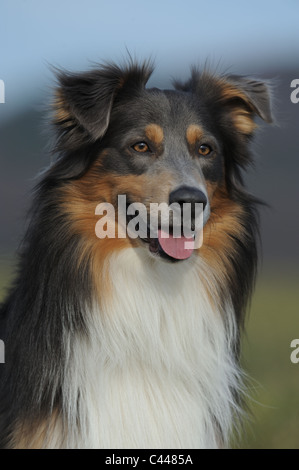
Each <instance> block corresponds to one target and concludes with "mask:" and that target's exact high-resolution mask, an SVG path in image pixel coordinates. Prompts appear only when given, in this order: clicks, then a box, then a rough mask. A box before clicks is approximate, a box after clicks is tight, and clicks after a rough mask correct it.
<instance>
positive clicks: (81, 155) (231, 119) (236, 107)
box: [54, 64, 272, 260]
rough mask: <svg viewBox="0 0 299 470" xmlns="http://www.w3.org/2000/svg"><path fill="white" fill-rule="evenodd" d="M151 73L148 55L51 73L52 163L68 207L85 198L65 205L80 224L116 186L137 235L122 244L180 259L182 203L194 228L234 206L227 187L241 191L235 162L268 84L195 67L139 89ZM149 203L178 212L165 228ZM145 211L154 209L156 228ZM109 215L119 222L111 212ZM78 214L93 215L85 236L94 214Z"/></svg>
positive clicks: (184, 251)
mask: <svg viewBox="0 0 299 470" xmlns="http://www.w3.org/2000/svg"><path fill="white" fill-rule="evenodd" d="M151 73H152V68H151V66H150V65H149V64H143V65H140V66H138V65H136V64H131V65H130V66H128V67H125V68H119V67H117V66H115V65H108V66H104V67H101V68H99V69H97V70H93V71H91V72H87V73H82V74H69V73H60V74H59V76H58V79H59V88H58V89H57V93H56V100H55V104H54V124H55V126H56V128H57V130H58V134H59V139H58V144H57V148H58V150H59V151H60V152H62V153H63V158H62V159H61V160H60V167H59V165H58V166H57V168H58V167H59V168H60V171H62V174H63V176H64V178H65V179H66V180H67V179H68V177H71V178H72V180H74V179H75V181H76V183H75V184H76V185H77V186H76V191H75V192H73V193H72V194H73V196H71V191H72V190H73V189H72V190H71V189H70V191H69V200H71V198H72V197H73V199H75V200H76V201H77V207H78V206H79V199H80V200H81V201H82V200H85V201H86V205H85V209H84V210H83V208H82V211H81V215H79V212H78V209H76V210H75V209H74V207H73V209H72V208H71V205H69V207H68V210H69V213H70V214H72V212H73V214H74V217H73V218H74V220H77V224H79V225H80V226H81V228H82V230H83V219H86V211H87V210H92V211H93V215H94V213H95V212H94V209H95V207H96V206H97V204H99V203H101V202H105V203H110V204H112V205H113V207H114V208H115V209H118V208H119V206H120V203H121V201H120V199H119V196H120V195H123V196H125V198H126V199H125V201H124V202H123V204H124V205H123V208H124V207H125V209H126V223H127V224H128V223H131V226H132V224H133V225H134V227H135V229H137V228H138V230H140V231H141V232H139V236H137V237H134V236H133V235H132V236H130V234H129V236H126V243H130V244H131V245H133V246H143V247H145V248H146V249H147V250H148V251H149V253H151V255H154V256H156V257H157V256H160V257H163V258H166V259H168V260H178V259H185V258H188V257H190V256H191V254H192V252H193V248H194V246H193V247H192V245H191V246H190V245H188V246H189V248H187V247H186V242H188V241H192V237H193V235H194V234H193V235H189V236H185V235H184V234H183V235H182V236H176V235H174V233H173V232H174V231H175V229H176V226H177V225H179V226H180V228H184V227H183V226H184V224H185V219H184V217H183V216H184V212H185V213H186V214H187V213H188V217H187V219H188V220H187V225H188V224H189V229H191V230H193V231H196V230H197V229H198V227H199V224H198V221H199V220H200V221H201V222H202V225H203V226H205V227H206V226H207V227H209V226H210V231H211V227H212V222H213V221H212V217H211V215H212V214H213V212H217V210H216V208H217V207H220V206H222V208H223V210H226V212H227V213H231V212H234V213H235V212H236V211H237V209H238V208H237V206H235V205H234V204H235V202H236V199H237V197H236V195H237V194H240V192H242V191H243V189H242V176H241V171H240V170H241V169H242V168H244V167H246V165H247V163H248V162H249V161H250V154H249V151H248V144H249V141H250V139H251V137H252V135H253V133H254V130H255V128H256V127H257V125H256V123H255V118H256V117H257V116H258V117H259V118H261V119H262V120H264V121H266V122H271V121H272V117H271V110H270V100H269V91H268V88H267V86H266V85H265V84H264V83H262V82H259V81H256V80H252V79H248V78H245V77H240V76H220V77H218V76H215V75H214V74H211V73H209V72H207V71H204V72H202V73H200V72H199V71H197V70H195V69H193V71H192V75H191V78H190V80H188V81H187V82H186V83H179V82H175V83H174V86H175V89H174V90H160V89H157V88H146V83H147V81H148V79H149V77H150V75H151ZM61 161H64V164H62V165H61ZM68 166H69V170H68V169H66V168H67V167H68ZM61 168H63V170H61ZM74 169H77V174H76V171H75V170H74ZM72 188H74V186H73V187H72ZM79 194H80V196H79ZM228 201H229V203H230V205H229V204H228ZM136 203H137V206H136V205H135V206H134V208H135V209H136V207H137V209H138V210H139V213H140V212H142V211H141V205H143V206H144V207H145V209H146V214H147V217H146V221H145V222H144V225H143V227H141V225H142V221H144V217H143V218H142V217H141V218H140V217H139V218H138V219H136V220H135V223H134V220H132V219H133V218H134V217H133V215H134V212H132V210H131V211H130V209H129V206H130V205H131V204H136ZM87 204H88V206H87ZM91 204H93V205H91ZM138 204H139V206H138ZM157 204H162V205H163V204H165V206H169V205H172V204H174V208H175V209H178V212H177V214H179V216H176V217H175V215H174V214H175V210H173V211H172V212H171V214H170V216H169V221H170V222H169V233H168V236H166V237H164V236H163V233H164V232H165V230H164V227H162V223H163V217H162V216H161V212H160V211H159V210H158V209H157ZM88 207H89V209H88ZM197 207H198V208H199V211H198V212H197V211H196V209H197ZM128 209H129V210H128ZM180 209H183V210H181V212H180ZM200 209H201V210H200ZM238 210H240V211H241V209H240V208H239V209H238ZM188 211H189V212H188ZM84 212H85V214H84ZM99 213H100V212H99ZM75 214H77V215H75ZM135 214H136V213H135ZM153 214H154V215H155V214H158V216H157V220H158V222H157V224H156V225H155V230H156V231H155V230H154V229H153V226H154V223H153V221H152V220H151V219H150V215H151V216H153ZM115 216H116V219H117V220H118V222H120V220H119V219H120V212H119V211H118V212H117V213H116V214H115ZM80 217H81V220H80ZM238 217H239V219H240V217H241V215H240V214H239V216H238ZM87 219H88V220H85V223H86V224H88V223H89V224H91V220H93V222H92V224H93V225H92V230H93V235H94V219H91V218H90V217H89V218H88V217H87ZM214 222H215V221H214ZM233 223H234V222H233ZM79 225H78V226H79ZM138 230H137V232H138ZM151 230H152V231H151ZM232 231H233V227H232ZM128 233H129V232H128ZM140 233H141V235H140ZM194 233H195V232H194ZM164 238H165V239H164ZM122 242H123V243H124V241H123V240H122ZM195 248H196V246H195Z"/></svg>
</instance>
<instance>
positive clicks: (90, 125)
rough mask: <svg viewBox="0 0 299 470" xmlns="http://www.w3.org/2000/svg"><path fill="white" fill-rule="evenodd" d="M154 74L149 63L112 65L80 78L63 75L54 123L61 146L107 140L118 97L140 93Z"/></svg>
mask: <svg viewBox="0 0 299 470" xmlns="http://www.w3.org/2000/svg"><path fill="white" fill-rule="evenodd" d="M151 73H152V67H151V65H150V64H149V63H144V64H142V65H137V64H133V63H131V64H129V65H128V66H127V67H125V68H120V67H118V66H116V65H114V64H112V65H106V66H102V67H100V68H99V69H95V70H92V71H90V72H86V73H79V74H75V73H68V72H60V71H59V72H58V73H57V79H58V87H57V89H56V96H55V100H54V103H53V110H54V112H53V121H54V124H55V127H56V128H57V129H58V133H59V140H60V146H62V147H64V148H65V147H72V148H73V147H77V146H78V145H82V144H84V143H86V141H96V140H97V139H100V138H101V137H103V135H104V134H105V132H106V130H107V128H108V125H109V119H110V114H111V109H112V106H113V103H114V100H115V99H116V97H117V96H119V95H120V94H121V92H123V91H124V90H126V91H129V92H131V93H138V91H140V90H141V89H143V88H144V87H145V84H146V82H147V81H148V79H149V77H150V75H151Z"/></svg>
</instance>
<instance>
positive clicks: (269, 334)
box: [241, 266, 299, 449]
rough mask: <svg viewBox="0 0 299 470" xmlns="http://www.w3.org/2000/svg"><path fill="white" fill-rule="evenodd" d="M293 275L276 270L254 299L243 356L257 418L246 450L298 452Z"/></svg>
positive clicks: (297, 317) (298, 317) (297, 293)
mask: <svg viewBox="0 0 299 470" xmlns="http://www.w3.org/2000/svg"><path fill="white" fill-rule="evenodd" d="M278 268H279V269H278ZM286 272H287V273H289V274H285V273H286ZM290 273H291V270H285V271H284V270H283V269H281V268H280V266H273V269H272V272H268V273H267V274H263V275H262V276H260V277H259V278H258V282H257V286H256V290H255V294H254V296H253V300H252V304H251V308H250V314H249V317H248V320H247V329H246V337H244V339H243V351H242V352H243V354H242V355H243V365H244V367H245V369H246V371H247V373H248V374H249V376H250V378H251V379H250V387H249V394H250V395H251V400H250V401H249V403H250V408H251V410H252V414H253V415H252V417H251V419H250V421H249V422H248V425H247V427H246V432H245V433H244V438H243V440H242V442H241V447H243V448H254V449H299V363H298V364H293V363H292V362H291V360H290V355H291V352H292V348H291V347H290V343H291V341H292V340H293V339H295V338H299V289H298V287H299V283H298V276H297V275H295V274H294V273H293V274H290Z"/></svg>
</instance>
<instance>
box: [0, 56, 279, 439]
mask: <svg viewBox="0 0 299 470" xmlns="http://www.w3.org/2000/svg"><path fill="white" fill-rule="evenodd" d="M151 71H152V68H151V66H150V65H149V64H143V65H140V66H139V65H137V64H130V65H129V66H128V67H125V68H119V67H117V66H116V65H110V66H109V65H107V66H104V67H101V68H99V69H97V70H94V71H91V72H87V73H85V74H79V75H77V74H66V73H60V74H59V76H58V80H59V87H58V91H57V93H56V98H55V103H54V108H53V118H52V119H53V125H54V128H55V132H56V134H57V140H56V146H55V152H56V155H57V158H56V161H55V162H54V164H53V165H52V166H51V167H50V168H49V169H48V171H47V172H46V173H45V175H44V176H43V177H42V179H41V182H40V183H39V185H38V187H37V189H36V193H35V199H34V203H33V209H32V214H31V222H30V225H29V228H28V231H27V234H26V236H25V238H24V242H23V245H22V249H21V256H20V262H19V272H18V275H17V277H16V281H15V285H14V286H13V288H12V290H11V293H10V295H9V296H8V298H7V300H6V301H5V303H4V305H3V306H2V310H1V336H0V337H1V339H3V340H4V342H5V348H6V363H5V365H3V366H2V371H1V387H0V443H1V446H2V447H7V448H218V447H225V446H227V445H228V444H229V438H230V436H231V433H232V430H233V428H234V426H235V424H236V423H237V421H238V419H239V417H240V415H241V414H242V399H241V396H242V390H243V385H242V378H241V377H242V373H241V371H240V368H239V365H238V356H239V342H240V333H241V330H242V324H243V319H244V314H245V310H246V305H247V301H248V298H249V297H250V294H251V290H252V287H253V282H254V275H255V268H256V260H257V250H256V236H257V232H258V222H257V214H256V201H255V199H254V198H253V197H251V196H250V195H249V194H248V193H247V192H246V190H245V188H244V185H243V181H242V176H241V168H245V167H246V165H247V164H248V163H249V162H250V159H251V157H250V153H249V149H248V146H249V142H250V139H251V136H252V134H253V132H254V129H255V124H254V121H253V118H254V116H255V115H259V117H261V118H262V119H264V120H265V121H268V122H270V121H271V112H270V107H269V95H268V91H267V88H266V86H265V85H264V84H262V83H261V82H257V81H254V80H251V79H247V78H244V77H215V76H214V75H213V74H209V73H207V72H204V73H203V74H200V73H199V72H198V71H196V70H193V72H192V77H191V79H190V80H189V81H188V82H187V83H185V84H180V83H176V84H175V87H176V90H177V91H173V92H171V93H173V95H172V94H169V92H165V93H164V92H161V91H159V90H156V89H153V90H148V91H147V90H146V88H145V84H146V82H147V80H148V78H149V76H150V74H151ZM194 102H195V103H197V102H199V103H200V110H201V113H202V114H201V115H202V122H204V123H207V124H206V125H207V126H208V128H209V129H210V130H211V132H213V133H214V135H215V136H216V138H217V139H218V141H219V142H221V162H222V163H221V164H220V163H219V168H218V167H217V168H216V169H213V171H212V170H209V168H207V169H204V170H203V171H204V176H205V180H206V182H207V187H209V184H210V187H211V188H212V189H213V191H212V189H211V197H210V207H211V215H210V218H209V221H208V223H207V224H206V226H205V228H204V243H203V247H202V248H200V249H199V250H198V252H197V253H194V255H192V257H191V258H189V259H188V260H185V261H183V262H179V263H170V262H166V261H164V260H161V259H159V258H154V257H151V256H150V255H149V253H148V250H146V249H145V248H144V247H143V246H139V245H138V243H137V242H136V243H137V245H136V244H135V245H134V244H132V243H131V241H130V240H128V239H126V240H124V241H121V242H117V241H115V240H112V241H111V240H110V241H107V240H99V239H96V237H95V235H94V226H95V222H96V220H97V218H96V216H95V214H94V209H95V205H96V203H97V202H100V201H101V200H106V201H107V200H110V201H111V202H112V203H113V204H115V196H116V194H118V193H121V191H123V190H124V188H129V189H130V190H131V191H133V189H134V191H135V194H138V196H139V197H145V192H146V189H145V186H144V181H145V182H147V181H149V180H150V181H154V180H153V179H150V178H151V177H150V176H148V177H147V176H146V178H148V180H147V179H143V178H144V175H145V174H147V173H146V171H147V169H145V166H144V165H145V164H141V163H140V161H139V160H138V161H137V162H135V160H132V163H124V162H123V160H121V158H120V157H119V156H118V154H116V151H115V150H113V148H115V147H116V144H115V135H116V136H118V137H117V139H118V140H119V139H124V138H125V136H126V134H127V133H128V132H129V130H128V126H129V125H131V126H134V125H136V126H137V125H138V119H139V117H138V116H136V115H135V111H134V106H135V107H136V106H137V105H138V103H141V108H140V109H142V119H145V118H146V117H144V116H145V115H146V113H147V112H149V111H147V110H148V109H149V107H150V106H151V103H153V108H154V109H156V110H157V113H158V114H159V109H158V107H159V103H160V113H162V111H161V110H163V113H164V114H163V116H164V115H166V114H167V113H168V114H169V115H170V114H171V112H170V111H169V109H170V106H172V107H173V108H172V109H178V108H179V109H181V107H179V105H178V104H177V103H179V104H180V103H184V107H185V109H186V116H189V114H190V115H192V113H193V115H195V114H194V113H195V107H194V106H195V105H194V104H191V103H194ZM131 103H132V104H131ZM169 103H170V104H169ZM188 109H189V111H187V110H188ZM182 112H183V111H182ZM168 114H167V115H168ZM161 119H162V118H161ZM186 119H187V118H186ZM150 120H153V112H152V111H151V113H150ZM118 140H117V141H118ZM182 145H183V144H182ZM107 149H108V150H107ZM111 149H112V150H111ZM107 154H109V155H107ZM219 161H220V160H219ZM128 162H131V160H130V159H129V157H128ZM125 165H127V166H125ZM196 165H198V163H196ZM221 165H222V166H221ZM216 170H217V171H216ZM215 175H216V176H215ZM131 186H132V187H133V189H132V187H131ZM162 186H163V187H164V189H163V190H165V191H166V189H165V188H166V187H167V184H166V181H165V184H164V185H162ZM152 187H154V188H155V182H154V183H153V186H152V183H151V188H152ZM215 188H216V189H215ZM129 189H128V190H129ZM112 190H114V193H115V194H114V193H113V194H112ZM156 190H157V191H158V183H157V184H156ZM151 191H152V189H151ZM147 197H148V196H147Z"/></svg>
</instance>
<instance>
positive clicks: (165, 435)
mask: <svg viewBox="0 0 299 470" xmlns="http://www.w3.org/2000/svg"><path fill="white" fill-rule="evenodd" d="M122 256H123V258H122V259H121V257H118V259H114V260H111V262H110V267H109V273H110V280H111V290H110V291H109V294H108V295H107V297H105V296H104V295H103V298H102V300H101V305H99V304H97V305H96V306H95V308H94V309H93V311H92V312H91V313H90V316H91V322H90V331H89V333H90V337H89V340H88V341H82V340H80V339H78V340H77V344H76V346H75V347H74V353H73V367H71V368H69V370H76V374H75V375H73V376H72V377H70V379H71V380H72V381H73V389H74V390H77V394H74V400H75V397H76V396H77V398H78V397H79V400H78V399H76V407H77V409H78V410H79V419H80V423H83V424H82V425H81V427H82V432H81V433H80V435H81V437H79V435H78V434H77V436H76V439H79V440H80V442H78V443H77V446H78V447H104V448H128V447H130V448H193V447H199V448H201V447H203V448H205V447H217V445H218V443H219V439H220V437H219V424H220V428H222V427H223V426H224V425H226V424H224V423H226V422H229V421H230V419H231V414H232V410H231V403H232V402H233V397H232V391H231V390H232V388H233V385H234V384H235V382H236V381H237V375H238V374H237V370H236V367H235V365H234V361H233V358H232V355H231V352H230V350H229V347H228V342H227V330H226V329H225V327H224V322H223V319H222V317H221V315H220V313H219V312H218V311H216V310H215V307H213V305H212V303H211V301H210V299H209V295H208V293H207V292H206V291H205V289H204V288H203V284H202V283H201V282H200V278H199V277H198V274H197V271H196V269H194V266H189V267H188V266H186V267H185V271H183V269H181V267H179V269H177V270H174V269H169V270H167V265H165V266H164V265H162V268H160V269H154V267H153V266H152V267H146V268H142V266H140V263H141V261H142V258H141V260H140V259H139V258H136V255H135V256H132V255H131V254H130V253H127V254H123V255H122ZM126 256H127V257H128V259H126ZM125 261H126V262H125ZM128 261H130V262H131V264H128ZM228 310H229V309H228ZM227 313H228V314H231V312H230V311H228V312H227ZM74 406H75V403H74ZM220 421H223V423H222V424H223V425H222V424H221V423H220ZM72 446H76V442H74V443H73V444H72Z"/></svg>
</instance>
